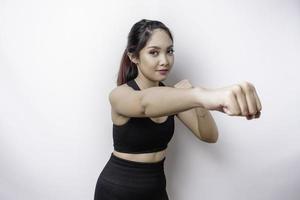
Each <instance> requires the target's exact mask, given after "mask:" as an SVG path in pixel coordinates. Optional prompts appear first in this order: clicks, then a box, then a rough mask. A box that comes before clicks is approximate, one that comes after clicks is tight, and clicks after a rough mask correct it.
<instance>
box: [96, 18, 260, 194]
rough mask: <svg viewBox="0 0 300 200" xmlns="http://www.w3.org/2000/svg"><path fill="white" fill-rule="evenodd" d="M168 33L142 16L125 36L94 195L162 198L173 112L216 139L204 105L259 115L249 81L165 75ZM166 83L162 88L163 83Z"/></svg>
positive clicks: (169, 63)
mask: <svg viewBox="0 0 300 200" xmlns="http://www.w3.org/2000/svg"><path fill="white" fill-rule="evenodd" d="M173 47H174V46H173V37H172V34H171V32H170V30H169V29H168V28H167V27H166V26H165V25H164V24H163V23H161V22H159V21H152V20H145V19H143V20H141V21H139V22H137V23H135V24H134V25H133V27H132V28H131V30H130V32H129V35H128V43H127V47H126V49H125V51H124V54H123V57H122V61H121V66H120V70H119V76H118V80H117V85H118V86H117V87H116V88H114V89H113V90H112V91H111V93H110V94H109V100H110V104H111V108H112V109H111V112H112V121H113V141H114V151H113V152H112V153H111V156H110V159H109V160H108V162H107V163H106V165H105V167H104V169H103V170H102V172H101V174H100V176H99V178H98V181H97V184H96V188H95V195H94V199H95V200H100V199H101V200H127V199H128V200H129V199H130V200H148V199H149V200H167V199H169V197H168V194H167V191H166V178H165V173H164V161H165V155H166V149H167V145H168V143H169V141H170V140H171V138H172V136H173V132H174V116H175V115H176V117H178V118H179V119H180V120H181V121H182V122H183V124H185V125H186V127H187V128H189V129H190V130H191V131H192V132H193V134H195V136H196V137H198V138H199V139H200V140H202V141H205V142H209V143H215V142H216V141H217V138H218V131H217V127H216V124H215V122H214V120H213V118H212V116H211V114H210V113H209V110H218V111H221V112H223V113H226V114H228V115H231V116H246V117H247V119H252V118H253V117H255V118H258V117H259V116H260V111H261V104H260V101H259V98H258V96H257V93H256V91H255V88H254V86H253V85H252V84H250V83H248V82H243V83H241V84H236V85H232V86H228V87H224V88H220V89H214V90H212V89H206V88H203V87H199V86H197V87H193V86H192V85H191V84H190V83H189V81H188V80H182V81H180V82H179V83H177V84H175V85H174V87H168V86H165V85H164V84H163V83H162V82H161V81H163V80H165V79H166V78H167V76H168V74H169V73H170V70H171V68H172V66H173V63H174V54H173V53H174V49H173ZM163 86H165V87H163Z"/></svg>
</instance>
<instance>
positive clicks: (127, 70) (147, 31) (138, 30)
mask: <svg viewBox="0 0 300 200" xmlns="http://www.w3.org/2000/svg"><path fill="white" fill-rule="evenodd" d="M157 28H160V29H163V30H165V31H166V32H167V33H168V35H169V36H170V38H171V40H172V41H173V36H172V33H171V31H170V30H169V28H168V27H167V26H166V25H164V24H163V23H162V22H160V21H155V20H147V19H142V20H140V21H138V22H136V23H135V24H134V25H133V26H132V28H131V30H130V32H129V34H128V38H127V46H126V49H125V50H124V53H123V56H122V59H121V63H120V69H119V73H118V79H117V85H118V86H119V85H122V84H124V83H126V82H128V81H130V80H132V79H135V78H136V77H137V75H138V69H137V66H136V64H135V63H133V62H131V60H130V59H129V57H128V55H127V53H128V52H129V53H132V55H133V56H134V57H136V58H139V52H140V50H141V49H143V48H144V47H145V46H146V43H147V41H148V40H149V38H150V37H151V35H152V33H153V30H154V29H157Z"/></svg>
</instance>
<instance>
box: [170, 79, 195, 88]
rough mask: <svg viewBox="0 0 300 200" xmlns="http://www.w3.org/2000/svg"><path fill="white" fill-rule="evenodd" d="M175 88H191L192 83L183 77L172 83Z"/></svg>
mask: <svg viewBox="0 0 300 200" xmlns="http://www.w3.org/2000/svg"><path fill="white" fill-rule="evenodd" d="M174 87H175V88H193V86H192V84H191V83H190V82H189V80H187V79H183V80H181V81H179V82H178V83H176V84H175V85H174Z"/></svg>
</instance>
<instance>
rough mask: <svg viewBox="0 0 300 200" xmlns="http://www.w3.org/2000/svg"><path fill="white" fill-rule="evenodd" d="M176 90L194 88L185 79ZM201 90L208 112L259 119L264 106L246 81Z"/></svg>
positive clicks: (177, 85)
mask: <svg viewBox="0 0 300 200" xmlns="http://www.w3.org/2000/svg"><path fill="white" fill-rule="evenodd" d="M174 87H175V88H192V87H193V86H192V84H191V83H190V82H189V81H188V80H187V79H184V80H182V81H180V82H178V83H176V84H175V85H174ZM196 88H198V89H199V90H198V91H199V99H200V100H201V103H202V104H203V106H204V107H205V108H206V109H208V110H217V111H220V112H223V113H226V114H228V115H230V116H245V117H247V119H248V120H250V119H253V118H259V117H260V114H261V110H262V106H261V103H260V100H259V97H258V95H257V92H256V90H255V87H254V86H253V84H251V83H249V82H247V81H244V82H241V83H239V84H234V85H231V86H227V87H223V88H218V89H206V88H203V87H196Z"/></svg>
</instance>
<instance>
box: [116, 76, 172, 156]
mask: <svg viewBox="0 0 300 200" xmlns="http://www.w3.org/2000/svg"><path fill="white" fill-rule="evenodd" d="M127 85H129V86H130V87H132V88H133V89H134V90H140V88H139V87H138V85H137V84H136V82H135V80H134V79H133V80H130V81H128V82H127ZM159 86H165V85H164V84H163V83H162V82H159ZM173 134H174V115H170V116H168V118H167V120H166V121H164V122H162V123H157V122H154V121H153V120H152V119H150V118H149V117H131V118H130V119H129V120H128V121H127V122H126V123H125V124H123V125H116V124H113V142H114V144H113V145H114V149H115V150H116V151H119V152H124V153H150V152H157V151H161V150H163V149H165V148H167V146H168V143H169V141H170V140H171V139H172V137H173Z"/></svg>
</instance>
